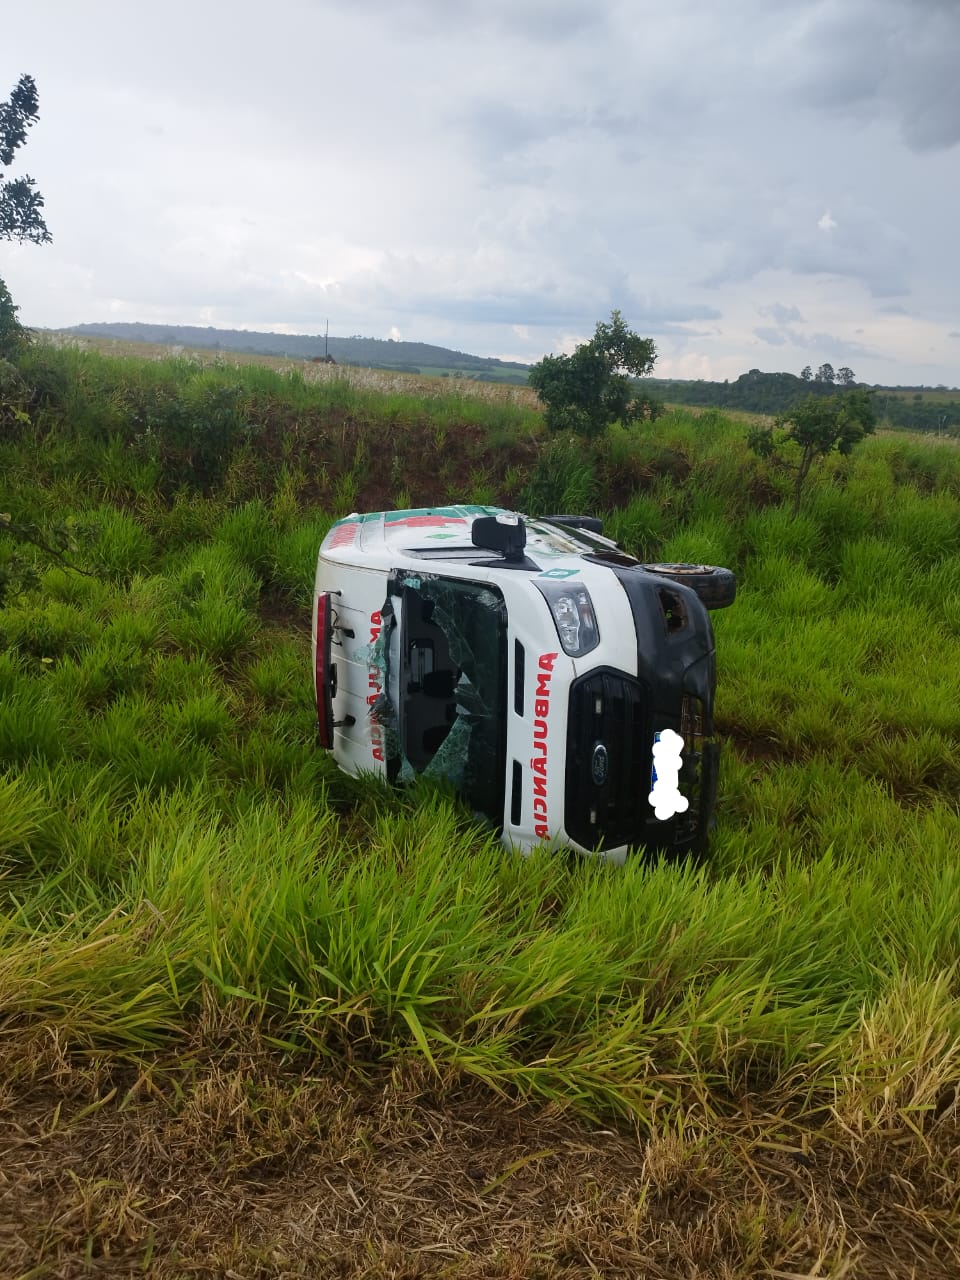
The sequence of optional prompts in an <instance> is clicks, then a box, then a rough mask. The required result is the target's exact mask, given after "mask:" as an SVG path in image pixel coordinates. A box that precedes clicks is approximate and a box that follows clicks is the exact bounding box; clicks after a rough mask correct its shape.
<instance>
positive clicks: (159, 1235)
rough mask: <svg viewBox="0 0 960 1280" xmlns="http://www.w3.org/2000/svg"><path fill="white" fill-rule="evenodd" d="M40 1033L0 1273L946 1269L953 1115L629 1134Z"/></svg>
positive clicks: (418, 1074) (950, 1246)
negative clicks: (121, 1056)
mask: <svg viewBox="0 0 960 1280" xmlns="http://www.w3.org/2000/svg"><path fill="white" fill-rule="evenodd" d="M49 1043H50V1042H49V1040H48V1041H47V1042H46V1045H45V1047H41V1045H43V1044H44V1042H43V1041H38V1042H37V1044H36V1045H34V1046H26V1045H22V1046H20V1048H21V1050H23V1049H28V1050H30V1052H29V1054H28V1056H27V1058H26V1059H25V1058H24V1057H23V1055H22V1053H18V1055H17V1057H16V1060H15V1061H16V1065H15V1066H14V1059H13V1058H12V1057H11V1059H10V1060H9V1061H8V1063H7V1067H8V1068H9V1069H8V1071H7V1077H8V1078H7V1082H6V1084H5V1086H4V1087H3V1090H2V1095H0V1271H2V1273H3V1274H4V1275H10V1276H14V1275H15V1276H26V1275H29V1276H31V1277H40V1276H56V1277H65V1278H69V1277H74V1276H77V1277H79V1276H88V1275H104V1276H121V1275H132V1274H141V1275H142V1274H147V1275H151V1276H164V1277H165V1276H170V1277H173V1276H177V1277H180V1276H211V1277H212V1276H231V1277H240V1276H242V1277H247V1276H250V1277H253V1276H256V1277H277V1278H280V1277H305V1276H317V1277H343V1276H364V1277H393V1278H395V1280H407V1278H408V1277H409V1278H411V1280H412V1278H413V1277H428V1276H429V1277H441V1276H442V1277H448V1278H449V1277H455V1278H456V1280H467V1278H469V1280H474V1278H477V1280H479V1278H481V1277H482V1278H484V1280H493V1278H495V1277H496V1278H503V1280H508V1278H516V1280H519V1278H520V1277H539V1278H543V1280H554V1278H555V1277H564V1280H568V1278H572V1277H588V1276H591V1277H596V1276H597V1275H603V1276H637V1277H639V1276H644V1277H651V1278H653V1277H671V1278H672V1277H678V1276H683V1277H690V1278H696V1277H708V1276H709V1277H717V1276H725V1277H747V1276H757V1275H768V1276H779V1277H788V1276H798V1277H799V1276H809V1277H816V1276H823V1277H825V1276H836V1277H839V1276H857V1277H873V1276H876V1277H881V1276H882V1277H885V1278H888V1277H891V1276H893V1277H898V1276H904V1277H906V1276H911V1275H923V1276H924V1277H925V1278H927V1280H937V1278H939V1277H955V1276H956V1275H958V1274H960V1225H958V1224H960V1214H958V1208H960V1203H958V1202H960V1181H958V1179H960V1145H958V1143H960V1134H958V1130H957V1125H956V1113H955V1107H954V1108H953V1109H952V1110H951V1111H950V1112H949V1113H948V1114H946V1115H944V1116H942V1117H941V1118H940V1120H939V1121H938V1122H937V1123H936V1124H934V1125H933V1126H932V1127H931V1128H930V1130H929V1131H928V1132H927V1133H926V1134H923V1135H921V1133H920V1132H919V1131H917V1130H907V1129H897V1130H892V1129H891V1130H890V1131H885V1132H882V1133H878V1132H874V1133H871V1134H867V1135H865V1136H861V1137H859V1138H854V1137H853V1136H852V1135H850V1134H849V1132H848V1131H845V1130H843V1129H842V1128H841V1127H840V1126H839V1125H837V1126H836V1128H835V1129H834V1130H823V1131H819V1132H806V1133H805V1132H802V1131H800V1130H798V1129H795V1128H793V1129H791V1128H790V1127H789V1126H788V1125H787V1124H786V1123H785V1122H784V1121H783V1120H782V1119H778V1118H776V1117H767V1118H765V1119H764V1118H761V1119H760V1120H756V1119H754V1120H751V1121H750V1122H749V1123H747V1122H746V1121H745V1122H744V1123H743V1124H741V1125H739V1126H738V1125H731V1124H730V1123H727V1124H726V1125H725V1126H722V1125H720V1124H717V1125H716V1127H715V1128H714V1129H713V1131H708V1130H698V1129H696V1128H695V1127H692V1126H691V1127H689V1128H688V1129H686V1130H684V1129H678V1128H677V1126H676V1125H675V1124H674V1125H672V1126H669V1127H668V1128H666V1129H665V1130H664V1131H663V1132H660V1133H654V1134H638V1133H633V1132H626V1131H623V1130H616V1129H614V1128H611V1127H603V1126H599V1125H590V1124H587V1123H584V1122H581V1121H578V1120H576V1119H575V1118H573V1117H571V1116H569V1115H564V1114H562V1113H560V1112H558V1111H557V1110H555V1109H553V1108H551V1107H542V1106H540V1107H536V1106H532V1105H529V1104H523V1103H522V1102H518V1101H514V1100H510V1099H500V1098H497V1097H495V1096H493V1095H491V1094H490V1093H488V1092H484V1091H482V1090H479V1089H478V1088H476V1087H475V1086H471V1085H468V1084H464V1083H463V1082H457V1081H447V1082H446V1083H445V1084H444V1085H442V1086H441V1085H440V1084H439V1082H438V1081H437V1080H436V1078H435V1077H434V1076H432V1075H431V1074H430V1073H429V1072H428V1071H427V1070H426V1069H425V1067H424V1066H423V1065H422V1063H407V1064H398V1065H396V1066H394V1067H393V1068H392V1069H389V1068H385V1067H381V1068H378V1069H371V1071H370V1072H369V1073H368V1075H367V1078H366V1079H365V1080H363V1081H360V1080H358V1079H357V1078H355V1077H354V1078H352V1079H351V1078H350V1077H348V1076H345V1075H344V1074H343V1073H342V1072H340V1071H337V1072H331V1073H321V1072H318V1071H317V1070H316V1068H314V1069H313V1070H310V1069H305V1064H301V1069H299V1070H297V1069H295V1067H294V1066H293V1065H292V1064H291V1063H289V1062H287V1063H284V1062H283V1060H282V1059H281V1058H280V1055H279V1054H278V1053H277V1052H272V1051H270V1050H269V1049H268V1048H265V1047H264V1045H263V1044H262V1043H259V1042H258V1041H257V1039H256V1036H253V1037H250V1036H249V1035H246V1036H244V1035H238V1036H237V1038H236V1040H235V1042H234V1043H233V1044H232V1045H230V1046H229V1047H227V1048H225V1049H223V1050H221V1051H219V1052H207V1053H205V1054H204V1053H200V1052H195V1053H194V1054H193V1055H192V1056H191V1057H188V1058H181V1059H180V1060H178V1061H172V1060H168V1061H167V1062H166V1063H164V1062H162V1061H154V1062H151V1063H145V1064H143V1065H142V1067H141V1068H140V1069H138V1070H135V1069H132V1068H129V1067H127V1068H123V1069H113V1070H111V1069H109V1068H107V1067H106V1066H104V1065H102V1064H97V1063H93V1064H90V1063H87V1064H86V1065H77V1064H70V1063H69V1062H68V1060H67V1059H66V1058H64V1057H62V1056H60V1057H59V1058H56V1057H55V1055H53V1054H51V1052H50V1049H49ZM26 1062H29V1063H30V1064H31V1066H30V1069H29V1073H28V1074H26V1073H27V1068H26V1065H25V1063H26ZM755 1102H756V1100H755ZM756 1113H757V1112H756V1106H755V1107H754V1115H756Z"/></svg>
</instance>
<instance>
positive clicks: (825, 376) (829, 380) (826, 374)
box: [817, 364, 837, 387]
mask: <svg viewBox="0 0 960 1280" xmlns="http://www.w3.org/2000/svg"><path fill="white" fill-rule="evenodd" d="M836 380H837V375H836V374H835V373H834V371H833V365H832V364H822V365H821V366H820V368H819V369H818V370H817V381H818V382H825V383H826V384H827V386H830V387H832V386H833V384H834V383H835V382H836Z"/></svg>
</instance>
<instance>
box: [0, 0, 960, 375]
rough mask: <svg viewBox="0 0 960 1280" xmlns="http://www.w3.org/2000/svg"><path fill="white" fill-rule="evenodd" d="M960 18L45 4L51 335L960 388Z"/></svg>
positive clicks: (932, 12) (16, 264)
mask: <svg viewBox="0 0 960 1280" xmlns="http://www.w3.org/2000/svg"><path fill="white" fill-rule="evenodd" d="M958 68H960V0H724V2H720V3H714V2H710V0H669V3H664V0H655V2H654V0H272V3H265V2H261V3H259V4H254V3H252V2H251V0H230V3H226V2H225V0H190V2H189V3H186V2H185V0H164V3H163V4H157V5H151V6H147V5H142V4H136V3H131V2H130V0H87V2H86V3H84V4H82V5H80V4H77V3H76V2H75V0H42V2H41V0H36V2H34V3H30V4H20V5H18V6H16V7H12V6H11V7H10V8H9V10H8V11H7V12H5V13H4V17H3V41H2V45H0V99H3V98H5V97H6V96H7V94H8V93H9V91H10V90H11V89H12V88H13V86H14V84H15V83H16V80H17V78H18V77H19V75H20V74H22V73H23V72H27V73H29V74H30V75H32V76H33V77H34V79H35V80H36V82H37V88H38V91H39V95H40V120H39V122H38V124H37V125H36V126H35V127H34V128H33V130H32V131H31V133H30V135H29V138H28V141H27V144H26V145H25V146H24V147H23V148H21V150H20V151H19V152H18V154H17V157H16V160H15V163H14V166H13V167H12V168H11V169H10V170H9V171H8V172H7V176H8V177H10V176H17V175H19V174H22V173H29V174H31V175H32V176H33V177H34V178H35V179H36V181H37V184H38V187H39V189H40V191H41V192H42V194H43V196H44V197H45V200H46V208H45V213H46V217H47V223H48V226H49V228H50V230H51V232H52V234H53V237H54V242H53V244H52V245H49V246H43V247H36V246H33V245H24V246H17V245H13V244H8V243H2V244H0V276H2V277H3V278H4V279H5V280H6V281H7V284H8V286H9V288H10V291H11V293H12V294H13V297H14V299H15V301H16V302H18V303H19V304H20V308H21V319H22V320H24V321H25V322H26V323H28V324H33V325H40V326H47V327H58V326H65V325H70V324H77V323H80V322H84V321H94V320H141V321H151V322H155V321H161V322H171V323H172V322H180V323H184V324H204V325H206V324H210V325H215V326H222V327H230V328H249V329H273V330H278V331H287V332H292V333H320V332H322V331H323V328H324V325H325V323H326V321H327V320H328V319H329V324H330V333H331V334H334V335H337V336H344V335H349V334H355V333H356V334H362V335H364V336H369V337H380V338H386V337H391V336H392V337H394V338H404V339H409V340H415V341H425V342H435V343H439V344H440V345H442V346H448V347H455V348H457V349H459V350H462V351H469V352H471V353H473V354H477V355H495V356H501V357H503V358H505V359H513V360H522V361H529V360H536V359H539V358H540V356H541V355H543V354H544V353H545V352H549V351H553V352H559V351H570V350H572V349H573V347H574V345H575V344H576V343H577V342H578V341H583V340H585V339H586V338H588V337H590V336H591V334H592V332H593V327H594V325H595V324H596V322H597V321H598V320H600V319H606V318H607V316H608V315H609V313H610V311H611V310H612V309H613V308H615V307H616V308H619V309H620V310H621V311H622V312H623V314H624V317H625V319H626V320H627V322H628V323H629V324H630V325H631V327H632V328H634V329H636V330H637V331H638V332H640V333H641V334H643V335H644V336H651V337H653V338H654V339H655V341H656V344H657V350H658V352H659V359H658V362H657V367H656V370H655V372H656V373H657V374H658V375H659V376H663V377H687V378H696V377H703V378H721V379H722V378H735V377H737V376H738V375H739V374H740V373H742V372H744V371H745V370H747V369H750V368H759V369H764V370H779V369H788V370H791V371H793V372H799V370H800V369H801V368H802V367H803V366H804V365H805V364H811V365H813V367H814V368H816V367H817V365H819V364H821V363H823V362H824V361H829V362H830V363H832V364H833V365H834V366H835V367H839V366H840V365H849V366H850V367H852V368H853V370H854V372H855V373H856V375H857V377H858V378H861V379H864V380H866V381H870V382H884V383H902V384H911V383H925V384H928V385H934V384H937V383H941V382H942V383H946V384H948V385H950V386H953V385H957V384H960V73H958Z"/></svg>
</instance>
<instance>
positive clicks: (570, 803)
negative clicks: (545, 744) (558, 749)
mask: <svg viewBox="0 0 960 1280" xmlns="http://www.w3.org/2000/svg"><path fill="white" fill-rule="evenodd" d="M649 708H650V698H649V694H648V691H647V689H646V687H645V686H644V685H643V684H641V682H640V681H639V680H634V679H631V678H630V677H629V676H624V675H621V674H620V673H618V672H615V671H604V670H602V669H601V670H599V671H592V672H591V673H590V674H589V675H587V676H583V677H582V678H581V679H579V680H577V681H575V682H574V684H573V685H572V686H571V689H570V718H569V722H568V723H569V728H568V731H567V778H566V792H565V808H564V825H565V826H566V829H567V832H568V834H569V835H570V836H571V837H572V838H573V839H574V840H576V841H577V843H578V844H581V845H584V846H585V847H586V848H588V849H593V848H615V847H616V846H618V845H623V844H634V843H638V842H639V841H640V840H642V837H643V832H644V828H645V825H646V820H647V817H648V814H649V812H650V806H649V802H648V796H649V794H650V768H651V761H652V756H651V744H652V741H653V731H652V728H651V725H650V709H649Z"/></svg>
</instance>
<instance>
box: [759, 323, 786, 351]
mask: <svg viewBox="0 0 960 1280" xmlns="http://www.w3.org/2000/svg"><path fill="white" fill-rule="evenodd" d="M753 332H754V334H755V335H756V336H757V337H758V338H759V339H760V341H761V342H766V343H769V345H770V346H771V347H783V346H786V344H787V340H788V339H787V335H786V334H785V333H784V331H783V330H782V329H769V328H765V327H762V326H761V327H760V328H759V329H754V331H753Z"/></svg>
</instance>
